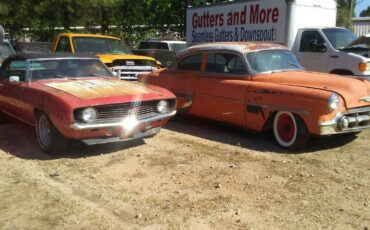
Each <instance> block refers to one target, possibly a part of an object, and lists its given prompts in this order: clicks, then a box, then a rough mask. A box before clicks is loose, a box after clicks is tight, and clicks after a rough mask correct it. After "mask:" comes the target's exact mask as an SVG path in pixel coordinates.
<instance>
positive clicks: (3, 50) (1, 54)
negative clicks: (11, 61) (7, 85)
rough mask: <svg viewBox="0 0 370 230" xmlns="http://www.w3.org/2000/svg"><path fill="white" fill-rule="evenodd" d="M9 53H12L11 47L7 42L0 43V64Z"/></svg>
mask: <svg viewBox="0 0 370 230" xmlns="http://www.w3.org/2000/svg"><path fill="white" fill-rule="evenodd" d="M11 54H14V50H13V48H12V47H11V46H10V44H9V43H8V42H3V44H1V45H0V64H1V63H2V62H3V60H4V59H5V58H7V57H8V56H9V55H11Z"/></svg>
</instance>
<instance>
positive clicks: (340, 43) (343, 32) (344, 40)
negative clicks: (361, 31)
mask: <svg viewBox="0 0 370 230" xmlns="http://www.w3.org/2000/svg"><path fill="white" fill-rule="evenodd" d="M322 31H323V32H324V34H325V36H326V37H327V38H328V39H329V41H330V43H331V45H332V46H333V47H334V48H335V49H338V50H339V49H343V48H344V47H346V46H347V45H348V44H349V43H351V42H353V41H354V40H355V39H356V35H355V34H354V33H352V32H351V31H349V30H347V29H343V28H329V29H323V30H322Z"/></svg>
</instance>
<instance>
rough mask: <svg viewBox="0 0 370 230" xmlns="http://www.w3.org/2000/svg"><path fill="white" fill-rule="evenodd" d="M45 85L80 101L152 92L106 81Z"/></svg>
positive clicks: (125, 83)
mask: <svg viewBox="0 0 370 230" xmlns="http://www.w3.org/2000/svg"><path fill="white" fill-rule="evenodd" d="M45 85H46V86H49V87H52V88H55V89H58V90H61V91H63V92H65V93H68V94H71V95H73V96H75V97H78V98H80V99H94V98H99V97H114V96H123V95H137V94H146V93H153V92H154V91H153V90H151V89H148V88H146V87H143V86H140V85H138V84H135V83H131V82H127V81H115V80H108V79H103V80H102V79H99V80H96V79H95V80H76V81H70V82H57V83H49V84H45Z"/></svg>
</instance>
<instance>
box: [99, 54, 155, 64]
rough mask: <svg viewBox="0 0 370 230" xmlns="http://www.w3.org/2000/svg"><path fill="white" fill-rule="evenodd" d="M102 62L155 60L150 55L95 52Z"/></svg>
mask: <svg viewBox="0 0 370 230" xmlns="http://www.w3.org/2000/svg"><path fill="white" fill-rule="evenodd" d="M96 56H98V57H99V58H100V60H101V61H102V62H103V63H105V64H106V63H112V62H113V61H115V60H150V61H154V62H155V61H156V60H155V59H154V58H152V57H146V56H140V55H133V54H96Z"/></svg>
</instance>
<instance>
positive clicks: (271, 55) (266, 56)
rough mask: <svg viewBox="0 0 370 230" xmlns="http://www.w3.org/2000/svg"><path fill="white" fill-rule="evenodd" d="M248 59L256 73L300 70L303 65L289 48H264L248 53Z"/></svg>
mask: <svg viewBox="0 0 370 230" xmlns="http://www.w3.org/2000/svg"><path fill="white" fill-rule="evenodd" d="M247 60H248V62H249V65H250V67H251V68H252V71H253V72H254V73H268V72H280V71H288V70H300V69H303V67H302V66H301V65H300V64H299V62H298V60H297V58H296V57H295V56H294V54H293V53H291V52H290V51H288V50H263V51H258V52H251V53H248V54H247Z"/></svg>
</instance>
